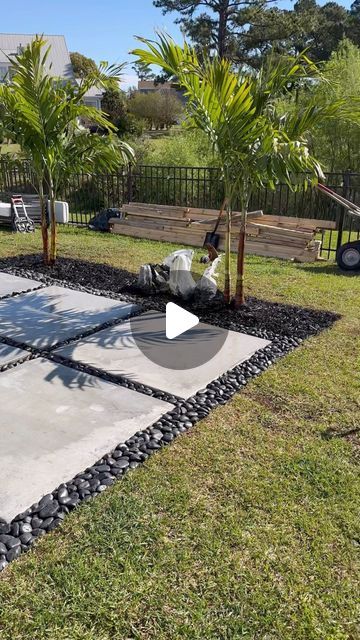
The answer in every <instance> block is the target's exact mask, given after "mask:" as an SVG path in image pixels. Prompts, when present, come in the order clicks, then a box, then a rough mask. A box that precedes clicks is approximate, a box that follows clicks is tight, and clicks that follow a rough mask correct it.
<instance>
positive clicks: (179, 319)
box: [166, 302, 199, 340]
mask: <svg viewBox="0 0 360 640" xmlns="http://www.w3.org/2000/svg"><path fill="white" fill-rule="evenodd" d="M198 324H199V318H198V317H197V316H195V315H194V314H193V313H190V312H189V311H186V310H185V309H182V308H181V307H179V306H178V305H177V304H174V303H173V302H168V303H167V305H166V337H167V338H168V340H173V339H174V338H177V337H178V336H181V335H182V334H183V333H185V332H186V331H189V329H193V328H194V327H196V325H198Z"/></svg>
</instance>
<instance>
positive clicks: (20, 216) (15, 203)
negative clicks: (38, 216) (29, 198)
mask: <svg viewBox="0 0 360 640" xmlns="http://www.w3.org/2000/svg"><path fill="white" fill-rule="evenodd" d="M11 206H12V211H13V217H12V226H13V229H14V231H18V232H19V233H31V232H33V231H35V225H34V221H33V220H32V219H31V218H29V216H28V214H27V211H26V207H25V204H24V201H23V199H22V196H18V195H13V196H12V197H11Z"/></svg>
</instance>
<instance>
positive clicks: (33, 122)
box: [0, 36, 133, 264]
mask: <svg viewBox="0 0 360 640" xmlns="http://www.w3.org/2000/svg"><path fill="white" fill-rule="evenodd" d="M45 45H46V42H45V41H44V40H43V39H42V38H41V37H38V36H37V37H36V38H35V39H34V40H33V41H32V42H31V43H30V44H29V45H28V46H27V47H26V48H25V49H24V50H23V51H22V52H21V53H19V54H17V55H13V56H11V57H9V60H10V62H11V67H12V74H11V80H10V82H9V83H8V84H5V85H3V86H2V87H0V103H1V105H2V111H3V127H4V131H5V132H6V135H7V136H8V137H9V138H11V139H12V141H13V142H16V143H18V144H20V146H21V149H22V151H23V152H24V153H25V154H26V156H27V157H28V159H29V162H30V163H31V167H32V170H33V174H34V178H35V182H36V184H35V187H36V189H37V191H38V194H39V198H40V206H41V227H42V239H43V254H44V260H45V262H46V263H47V264H52V263H54V261H55V259H56V220H55V200H56V198H57V196H58V195H59V193H60V190H61V188H62V187H63V186H64V183H65V182H66V181H67V180H68V179H69V177H70V176H71V174H74V173H76V172H77V171H78V172H79V171H82V172H91V171H93V170H94V169H99V168H100V169H105V168H106V169H107V170H109V169H110V170H112V169H113V168H115V167H116V166H118V165H119V164H120V163H121V162H127V161H129V160H131V159H132V158H133V151H132V149H131V147H130V146H129V145H128V144H126V143H124V142H121V141H119V139H118V138H117V136H115V135H114V134H113V130H114V127H113V126H112V125H111V124H110V123H109V121H108V119H107V118H106V114H104V113H103V112H101V111H99V110H97V109H95V108H93V107H88V106H86V105H85V104H84V103H83V99H84V96H85V94H86V92H87V91H88V90H89V89H90V88H92V87H93V86H97V87H106V86H108V84H109V83H110V84H112V83H113V82H114V81H115V80H117V79H118V77H119V72H120V71H121V69H122V65H120V66H116V67H108V66H107V65H106V64H105V63H102V64H101V65H100V67H99V68H98V69H96V70H94V71H92V72H91V73H90V74H89V75H88V76H87V77H86V78H84V79H83V80H82V82H81V83H80V85H75V84H72V83H66V84H64V83H63V82H62V81H60V80H59V79H54V78H53V77H52V76H51V75H50V73H49V72H48V71H47V70H46V65H47V59H48V56H49V51H50V47H48V48H45ZM81 119H87V120H90V121H92V122H94V123H95V124H97V125H99V126H100V127H102V128H103V129H104V131H106V133H107V134H108V135H106V136H103V137H100V136H97V135H91V134H90V132H89V131H88V130H87V129H84V128H83V127H82V126H81V124H80V122H81ZM48 198H49V200H50V230H51V240H50V246H49V240H48V219H47V213H46V211H47V199H48Z"/></svg>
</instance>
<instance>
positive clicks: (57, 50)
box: [0, 33, 74, 80]
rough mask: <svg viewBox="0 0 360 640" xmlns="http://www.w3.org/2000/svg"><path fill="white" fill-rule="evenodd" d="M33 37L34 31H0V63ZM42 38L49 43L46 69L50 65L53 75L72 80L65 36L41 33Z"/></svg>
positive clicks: (6, 60)
mask: <svg viewBox="0 0 360 640" xmlns="http://www.w3.org/2000/svg"><path fill="white" fill-rule="evenodd" d="M35 37H36V36H35V34H34V33H32V34H24V33H0V64H1V63H4V62H8V59H7V56H9V55H10V54H12V53H17V52H18V47H19V46H26V45H27V44H30V42H32V40H33V39H34V38H35ZM43 38H44V40H45V41H46V42H47V43H48V44H49V45H51V49H50V53H49V56H48V59H47V67H48V70H49V68H50V66H51V74H52V75H53V76H54V77H57V78H65V79H66V80H73V79H74V72H73V68H72V65H71V60H70V54H69V51H68V48H67V46H66V41H65V37H64V36H60V35H59V36H54V35H52V36H50V35H43Z"/></svg>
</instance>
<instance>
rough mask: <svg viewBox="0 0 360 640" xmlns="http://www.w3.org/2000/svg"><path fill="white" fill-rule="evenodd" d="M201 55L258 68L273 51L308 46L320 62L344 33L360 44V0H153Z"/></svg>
mask: <svg viewBox="0 0 360 640" xmlns="http://www.w3.org/2000/svg"><path fill="white" fill-rule="evenodd" d="M153 4H154V5H155V7H158V8H159V9H161V10H162V12H163V14H167V13H174V14H175V22H176V23H177V24H179V25H180V27H181V30H182V32H183V33H184V35H186V36H187V38H188V39H190V40H191V41H192V43H193V44H194V46H195V48H196V50H197V52H198V53H199V54H200V55H201V53H202V52H204V51H206V52H207V54H209V55H211V54H213V53H215V52H216V53H217V54H218V56H219V57H224V58H227V59H229V60H231V61H232V62H233V63H236V64H244V63H246V64H249V65H250V66H251V67H254V68H259V67H260V66H261V64H262V62H263V61H264V58H266V56H267V55H268V54H269V53H270V52H271V53H278V54H290V55H297V54H299V53H301V51H304V50H305V49H306V50H307V52H308V55H309V56H310V57H311V59H312V60H314V61H315V62H322V61H325V60H329V58H330V57H331V54H332V52H333V51H335V50H336V49H337V47H338V45H339V43H340V42H341V40H343V39H344V38H347V39H349V40H350V41H351V42H352V43H353V44H355V45H360V0H354V2H353V4H352V5H351V7H350V9H347V8H345V7H344V6H342V5H341V4H338V3H337V2H326V3H325V4H323V5H320V4H318V3H317V2H316V0H298V1H297V2H296V3H295V4H294V7H293V8H291V9H282V8H280V7H278V6H276V4H275V3H274V2H273V0H240V2H237V1H235V0H154V1H153Z"/></svg>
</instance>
